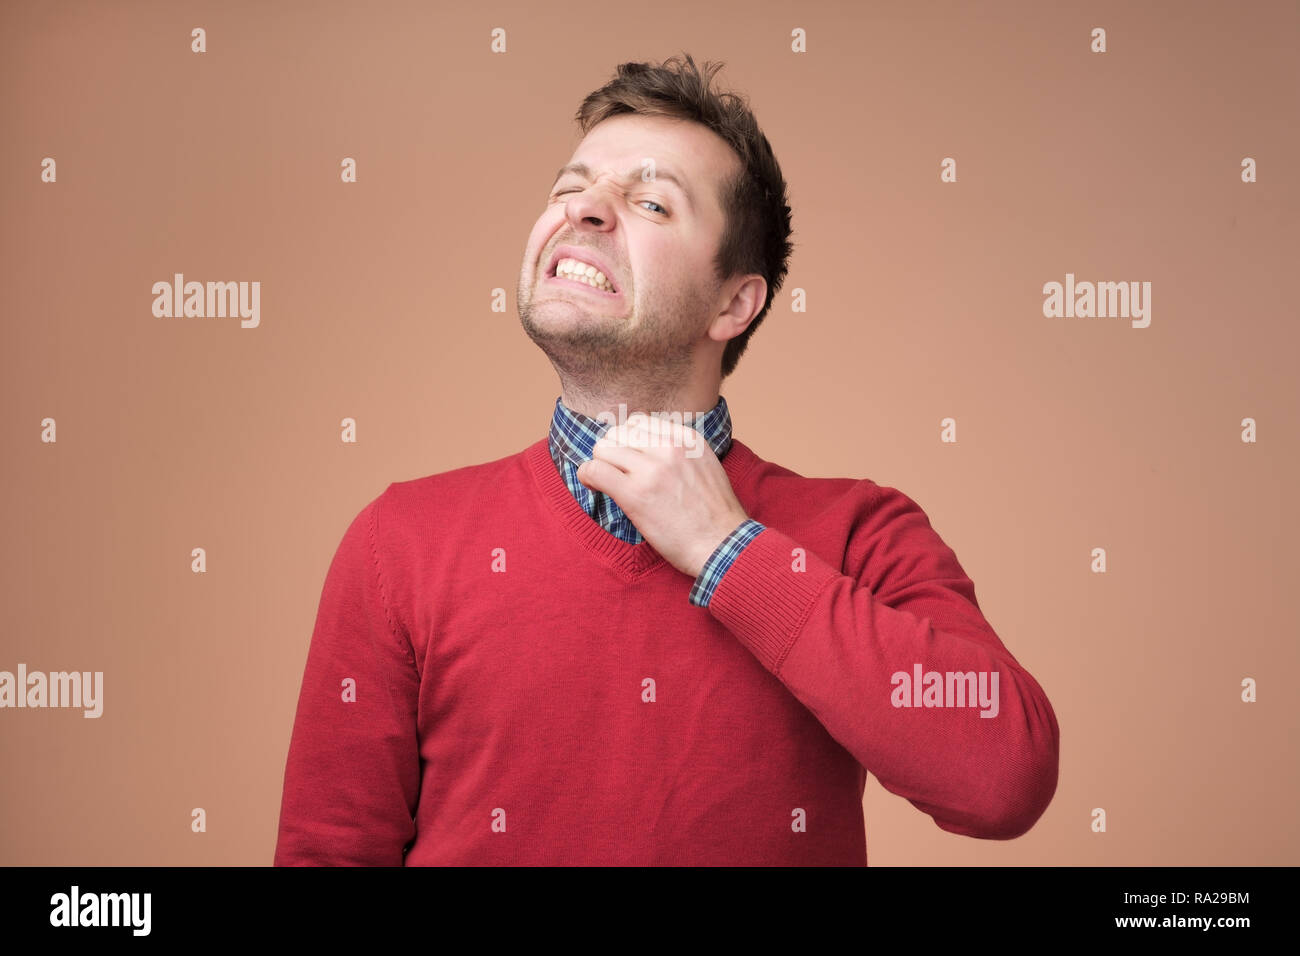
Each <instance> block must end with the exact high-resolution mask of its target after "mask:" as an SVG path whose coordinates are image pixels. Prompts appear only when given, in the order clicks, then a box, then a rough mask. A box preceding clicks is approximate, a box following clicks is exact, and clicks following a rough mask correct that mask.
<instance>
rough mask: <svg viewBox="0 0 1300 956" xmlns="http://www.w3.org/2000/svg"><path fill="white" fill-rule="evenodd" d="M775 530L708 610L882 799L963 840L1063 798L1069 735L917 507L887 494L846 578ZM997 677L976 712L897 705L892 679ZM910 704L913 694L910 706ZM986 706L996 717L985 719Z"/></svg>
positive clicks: (994, 831) (1019, 824)
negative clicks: (898, 801) (1062, 767)
mask: <svg viewBox="0 0 1300 956" xmlns="http://www.w3.org/2000/svg"><path fill="white" fill-rule="evenodd" d="M799 548H800V545H799V543H798V542H797V541H795V540H793V539H792V538H791V537H790V536H788V535H786V534H784V533H783V532H781V531H779V530H777V529H775V528H772V527H770V526H769V527H767V528H765V529H764V530H763V531H762V532H761V533H759V534H758V536H757V537H755V538H754V539H753V540H752V541H750V542H749V543H748V545H747V546H746V547H745V548H744V549H743V550H742V551H741V552H740V554H739V555H738V556H737V557H736V558H735V560H734V562H733V563H732V564H731V565H730V567H729V568H728V569H727V571H726V573H725V574H724V575H723V577H722V578H721V580H720V581H719V582H718V584H717V587H716V589H715V590H714V591H713V593H712V596H711V599H710V601H709V605H708V609H709V612H710V613H711V614H713V615H714V617H715V618H716V619H717V620H719V621H720V622H721V623H722V624H724V625H725V626H726V627H727V628H728V630H730V631H731V632H732V633H733V634H734V635H736V637H737V638H738V639H739V640H740V641H741V642H742V643H744V644H745V645H746V646H747V647H748V648H749V649H750V650H751V651H752V652H753V653H754V655H755V656H756V657H757V658H758V660H759V661H761V662H762V664H763V665H764V666H765V667H766V668H767V669H768V670H769V671H771V672H772V673H773V674H774V675H776V676H777V677H778V678H780V680H781V681H782V683H784V684H785V686H786V687H787V688H788V689H789V690H790V691H791V693H793V694H794V695H795V697H797V698H798V699H799V700H800V701H801V702H802V703H803V704H804V705H805V706H806V707H808V709H809V710H810V711H811V712H812V713H813V715H814V716H816V717H817V719H818V720H820V721H821V723H822V724H823V726H825V728H826V730H827V732H828V733H830V735H831V736H832V737H834V738H835V739H836V740H837V741H839V742H840V744H842V745H843V746H844V747H845V749H847V750H848V751H849V752H850V753H852V754H853V756H854V757H855V758H857V760H858V762H859V763H860V764H861V765H862V766H863V767H864V768H865V769H866V770H867V771H868V772H869V773H873V774H875V776H876V778H877V779H879V780H880V782H881V784H882V785H883V786H884V787H885V789H887V790H889V791H890V792H892V793H895V794H897V795H899V796H901V797H904V798H906V799H907V800H909V801H911V802H912V804H913V805H915V806H916V807H918V808H919V809H921V810H923V811H924V812H926V813H928V814H930V816H932V817H933V818H934V821H935V823H937V824H938V825H939V826H940V827H941V828H942V829H944V830H948V831H950V832H952V833H958V834H961V835H963V836H973V837H984V838H988V839H1010V838H1012V837H1016V836H1019V835H1021V834H1022V833H1024V832H1025V831H1027V830H1028V829H1029V828H1030V827H1031V826H1033V824H1034V823H1035V822H1036V821H1037V820H1038V818H1039V817H1040V816H1042V814H1043V812H1044V810H1046V808H1047V805H1048V803H1049V802H1050V801H1051V799H1052V795H1053V794H1054V793H1055V791H1056V782H1057V760H1058V750H1059V745H1060V734H1059V730H1058V727H1057V723H1056V715H1055V714H1054V713H1053V711H1052V707H1051V704H1050V703H1049V702H1048V700H1047V696H1046V695H1045V694H1044V693H1043V690H1042V688H1041V687H1039V685H1038V683H1037V682H1036V681H1035V680H1034V679H1033V678H1032V677H1031V676H1030V675H1029V674H1028V672H1026V671H1025V670H1024V669H1023V668H1021V667H1020V665H1019V664H1018V663H1017V662H1016V660H1015V658H1014V657H1012V655H1011V653H1010V652H1009V651H1008V650H1007V649H1006V648H1005V647H1004V646H1003V644H1002V642H1001V641H1000V640H999V639H998V636H997V635H996V634H995V633H994V631H993V629H992V627H990V626H989V624H988V622H987V621H986V620H985V619H984V615H983V614H982V613H981V612H980V610H979V607H978V605H977V604H976V601H975V590H974V585H973V584H972V583H971V580H970V579H969V578H968V577H967V576H966V574H965V572H964V571H963V570H962V568H961V566H960V565H959V564H958V563H957V558H956V555H955V554H954V553H953V552H952V550H951V549H950V548H948V546H947V545H945V544H944V543H943V541H942V539H941V538H940V537H939V535H938V534H937V533H936V532H935V531H934V530H933V528H932V527H931V526H930V523H929V520H928V519H927V518H926V516H925V514H924V513H923V512H922V510H921V509H920V507H919V506H918V505H917V504H916V503H915V502H914V501H912V500H911V499H910V498H908V497H907V496H906V495H904V494H902V493H901V492H899V491H897V490H896V489H893V488H881V489H879V490H878V491H877V497H876V499H875V500H874V501H872V502H871V503H869V505H868V506H867V509H866V510H865V512H864V518H863V520H862V521H861V523H860V524H859V526H858V527H857V528H855V531H854V534H853V537H852V540H851V544H850V554H849V556H848V563H847V565H846V566H847V567H848V568H849V569H850V570H851V571H853V572H854V576H849V575H846V574H842V573H841V572H840V570H839V569H838V568H835V567H833V566H831V565H830V564H828V563H827V562H826V561H824V560H822V559H821V558H820V557H819V556H818V555H816V554H814V553H812V552H811V551H805V553H804V556H803V563H804V565H805V569H804V570H802V571H798V570H794V567H796V566H798V563H799V553H798V552H797V551H796V549H799ZM916 664H920V665H921V670H922V672H930V671H937V672H939V673H941V674H943V675H945V685H944V687H941V688H940V690H939V693H940V698H939V699H940V700H943V699H944V698H943V696H942V695H943V692H944V689H945V688H946V685H947V681H946V675H947V672H957V673H967V672H975V674H976V677H977V679H978V676H979V674H980V672H984V674H985V675H986V677H985V680H986V684H985V687H986V688H988V687H990V686H991V676H990V675H991V674H992V673H996V674H997V675H998V695H997V697H998V709H997V714H996V716H992V717H981V716H980V711H981V709H982V708H981V707H980V706H978V705H977V706H973V707H972V706H966V707H925V706H921V707H916V706H912V707H896V706H895V705H894V704H895V702H896V701H899V700H900V699H901V693H902V684H901V682H899V683H895V682H894V681H893V680H892V678H893V675H895V674H896V673H900V672H901V673H905V674H907V675H908V678H909V680H910V679H911V678H912V677H913V675H914V673H915V671H914V665H916ZM908 699H909V700H911V699H912V698H911V697H910V695H909V697H908ZM989 709H991V708H989Z"/></svg>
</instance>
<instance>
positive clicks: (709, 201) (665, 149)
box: [518, 114, 740, 385]
mask: <svg viewBox="0 0 1300 956" xmlns="http://www.w3.org/2000/svg"><path fill="white" fill-rule="evenodd" d="M647 161H652V162H653V165H650V164H649V163H648V162H647ZM576 164H581V165H582V166H585V167H586V171H585V172H584V171H582V170H576V171H575V170H569V169H568V168H567V167H568V166H572V165H576ZM739 166H740V159H739V157H737V156H736V154H735V153H734V152H733V151H732V150H731V148H730V147H729V146H728V145H727V144H726V142H724V141H723V140H722V139H721V137H719V136H718V135H717V134H716V133H714V132H713V131H712V130H710V129H708V128H707V127H704V126H701V125H700V124H698V123H693V122H689V121H684V120H678V119H670V118H668V117H660V116H637V115H634V114H622V115H618V116H613V117H611V118H609V119H607V120H604V121H603V122H601V123H598V124H597V125H596V126H594V127H593V128H592V129H591V130H590V132H588V133H587V135H586V136H585V137H584V138H583V140H582V142H581V143H579V144H578V148H577V150H576V151H575V152H574V154H573V157H572V158H571V159H570V160H569V163H568V164H566V171H562V172H561V173H560V176H559V178H558V179H557V180H556V181H555V184H554V186H553V187H552V188H551V191H550V195H549V197H548V198H547V201H546V208H545V209H544V210H543V212H542V214H541V216H540V217H539V218H538V220H537V223H536V224H535V225H534V226H533V230H532V232H531V233H530V234H529V237H528V244H527V246H526V247H525V249H524V260H523V267H522V269H521V270H520V276H519V290H518V302H519V316H520V319H521V321H522V322H523V326H524V329H525V331H527V333H528V335H529V337H530V338H532V340H533V341H534V342H536V343H537V344H538V345H539V346H540V347H541V348H542V349H543V350H544V351H545V352H546V353H547V355H548V356H550V358H551V360H552V362H554V363H555V364H556V366H557V367H558V368H560V369H561V370H562V371H568V372H569V373H571V374H576V375H580V376H582V377H583V378H584V379H585V380H586V381H587V382H588V383H589V384H593V385H597V384H602V383H614V382H623V383H624V384H626V378H627V376H628V375H633V376H634V375H635V374H636V370H637V369H640V370H642V371H644V372H646V373H647V374H648V375H662V373H663V372H664V371H665V370H670V371H671V370H681V369H684V368H685V367H686V366H687V365H688V364H689V361H690V358H691V356H692V354H693V352H694V350H695V349H696V348H697V347H698V346H701V345H702V344H703V343H704V341H705V339H704V332H705V330H706V329H707V327H708V325H709V321H710V320H711V319H712V318H713V313H714V312H715V311H716V310H717V309H718V308H719V307H720V306H721V305H722V303H721V302H720V301H719V294H720V291H721V281H720V280H719V279H718V277H717V276H716V275H715V273H714V265H713V264H714V258H715V256H716V255H717V251H718V246H719V243H720V242H721V239H722V231H723V226H724V215H723V210H722V206H721V202H720V200H719V187H720V184H721V183H722V182H723V181H724V180H725V179H726V178H727V177H729V176H730V175H732V174H733V173H735V172H736V171H737V170H738V168H739ZM646 170H649V171H648V172H647V171H646ZM674 179H675V180H676V182H674ZM568 258H577V259H586V260H587V261H589V262H590V263H591V264H592V265H594V266H596V267H598V268H599V269H600V271H601V272H603V274H604V276H605V277H606V278H608V279H609V280H610V282H611V283H612V284H613V286H614V290H613V291H612V292H610V291H602V290H600V289H597V288H594V287H592V286H591V285H589V284H587V283H585V282H581V281H577V280H575V279H574V278H566V277H565V276H564V274H563V272H562V273H561V275H559V276H557V275H556V266H557V263H559V262H562V261H563V260H565V259H568Z"/></svg>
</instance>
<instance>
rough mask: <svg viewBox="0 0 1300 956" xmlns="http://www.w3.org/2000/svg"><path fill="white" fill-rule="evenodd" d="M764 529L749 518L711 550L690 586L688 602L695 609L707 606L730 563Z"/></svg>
mask: <svg viewBox="0 0 1300 956" xmlns="http://www.w3.org/2000/svg"><path fill="white" fill-rule="evenodd" d="M764 527H765V525H762V524H760V523H759V522H757V521H755V520H754V519H753V518H749V519H747V520H745V521H744V522H742V523H741V524H740V525H739V526H738V527H737V528H736V530H735V531H733V532H731V534H729V535H727V536H726V538H724V539H723V541H722V543H721V544H720V545H718V546H717V547H716V548H714V549H713V553H712V554H711V555H709V559H708V560H707V561H705V562H704V567H702V568H700V573H699V574H698V575H697V576H696V578H695V583H694V584H692V585H691V596H690V601H691V603H692V604H694V605H696V606H697V607H708V606H709V600H710V598H712V597H713V590H714V588H716V587H717V586H718V582H719V581H721V580H722V576H723V575H724V574H726V573H727V569H728V568H729V567H731V564H732V562H733V561H735V560H736V558H737V557H739V556H740V552H742V551H744V550H745V546H746V545H747V544H749V542H751V541H753V540H754V539H755V538H756V537H758V533H759V532H760V531H762V530H763V529H764Z"/></svg>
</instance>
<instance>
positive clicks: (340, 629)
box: [275, 495, 420, 866]
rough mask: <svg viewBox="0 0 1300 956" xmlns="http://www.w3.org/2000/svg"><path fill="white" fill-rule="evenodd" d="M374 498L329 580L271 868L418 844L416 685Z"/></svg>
mask: <svg viewBox="0 0 1300 956" xmlns="http://www.w3.org/2000/svg"><path fill="white" fill-rule="evenodd" d="M382 497H383V496H382V495H381V496H380V497H379V498H377V499H375V500H374V501H372V502H371V503H370V504H369V505H367V506H366V507H365V509H363V510H362V511H361V513H360V514H358V515H357V517H356V518H355V519H353V521H352V524H351V525H350V526H349V528H348V530H347V532H346V533H345V534H344V536H343V540H342V542H341V543H340V544H339V547H338V550H337V552H336V553H335V555H334V559H333V561H332V563H331V564H330V568H329V572H328V574H327V575H326V577H325V586H324V589H323V591H322V593H321V599H320V608H319V610H318V612H317V615H316V627H315V630H314V631H313V633H312V638H311V646H310V648H309V649H308V652H307V665H306V669H305V671H304V674H303V679H302V690H301V693H300V695H299V698H298V710H297V714H296V716H295V718H294V724H293V736H292V738H291V740H290V743H289V755H288V760H287V762H286V765H285V772H284V795H283V800H282V803H281V807H280V826H279V838H278V840H277V843H276V847H275V865H276V866H346V865H357V866H401V865H402V857H403V848H404V847H405V846H406V845H407V844H408V843H409V842H410V841H411V840H412V838H413V837H414V836H415V822H414V815H415V807H416V801H417V799H418V796H419V785H420V754H419V747H418V741H417V733H416V706H417V695H418V692H419V686H420V679H419V674H418V672H417V670H416V666H415V658H414V655H413V654H412V653H411V647H410V641H409V640H408V639H407V638H406V636H405V635H404V634H403V633H402V631H401V628H400V626H399V625H398V624H397V623H396V622H395V620H394V619H393V616H392V614H391V613H390V609H389V605H388V601H387V596H386V594H385V590H384V579H383V574H382V569H381V566H380V561H379V554H378V549H377V546H376V542H377V537H378V522H379V518H380V508H379V503H380V501H381V500H382ZM349 682H351V683H349Z"/></svg>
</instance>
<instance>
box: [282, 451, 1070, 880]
mask: <svg viewBox="0 0 1300 956" xmlns="http://www.w3.org/2000/svg"><path fill="white" fill-rule="evenodd" d="M723 467H724V468H725V469H726V472H727V475H728V477H729V478H730V480H731V485H732V487H733V489H734V490H735V492H736V496H737V498H738V499H739V500H740V502H741V504H742V505H743V506H744V508H745V510H746V511H747V512H748V513H749V515H750V516H751V517H753V518H755V519H756V520H758V521H761V522H762V523H763V524H765V525H766V526H767V527H766V529H765V530H764V531H762V532H761V533H760V534H759V535H758V537H756V538H755V539H754V540H753V541H751V542H750V544H749V545H748V546H747V547H746V548H745V550H744V551H743V552H742V553H741V554H740V556H739V557H738V558H737V559H736V561H735V563H734V564H732V566H731V567H730V569H729V570H728V571H727V573H726V574H725V576H724V577H723V578H722V580H721V582H720V583H719V585H718V587H717V590H716V591H715V592H714V594H713V598H712V601H711V603H710V605H709V607H708V608H702V607H697V606H695V605H693V604H691V603H690V602H689V601H688V599H687V598H688V594H689V592H690V588H691V584H692V580H691V578H690V577H688V576H687V575H685V574H682V573H681V572H679V571H677V570H676V569H675V568H673V567H672V566H671V565H670V564H668V563H667V562H666V561H664V560H663V558H662V557H660V556H659V555H658V553H656V552H655V551H654V549H653V548H652V547H651V546H650V545H649V543H648V542H642V543H641V544H637V545H632V544H629V543H627V542H625V541H622V540H620V539H618V538H616V537H614V536H613V535H611V534H610V533H609V532H607V531H605V530H604V529H603V528H602V527H600V526H599V525H598V524H597V523H596V522H595V521H594V520H593V519H592V518H591V517H590V516H589V515H587V514H586V513H585V512H584V511H583V510H582V508H581V506H580V505H579V504H578V502H577V501H576V500H575V499H574V498H573V496H572V494H570V492H569V490H568V489H567V488H566V487H565V485H564V480H563V478H562V477H561V476H560V474H559V472H558V471H557V470H556V467H555V464H554V462H553V461H552V460H551V458H550V455H549V453H548V450H547V443H546V440H545V439H542V440H540V441H538V442H536V443H535V444H533V445H531V446H529V447H528V448H526V449H524V450H523V451H521V452H519V453H517V454H514V455H511V456H509V457H506V458H502V459H499V460H497V461H492V462H487V463H485V464H481V465H473V466H469V467H465V468H459V469H456V470H454V471H448V472H444V473H441V474H437V475H431V476H428V477H425V478H420V479H417V480H412V481H403V482H395V483H393V484H391V485H389V487H388V488H387V489H386V490H385V491H384V492H383V494H381V495H379V497H378V498H376V499H374V500H373V501H371V502H370V503H369V504H368V505H367V506H366V507H365V508H364V509H362V511H361V512H360V513H359V514H358V515H357V517H356V518H355V519H354V520H353V521H352V523H351V525H350V527H349V528H348V530H347V532H346V534H345V535H344V536H343V540H342V543H341V544H340V545H339V548H338V551H337V553H336V554H335V556H334V559H333V562H332V563H331V565H330V568H329V572H328V574H327V576H326V579H325V586H324V590H323V593H322V595H321V600H320V607H319V612H318V615H317V618H316V627H315V630H314V632H313V634H312V638H311V645H310V648H309V651H308V654H307V664H306V670H305V674H304V676H303V681H302V691H301V696H300V698H299V701H298V709H297V715H296V718H295V721H294V726H293V735H292V738H291V741H290V745H289V754H288V760H287V764H286V769H285V777H284V795H283V803H282V806H281V812H280V824H279V839H278V842H277V845H276V850H275V864H276V865H302V864H324V865H339V864H372V865H376V864H377V865H390V866H401V865H422V864H423V865H429V864H435V865H478V864H523V865H531V864H550V865H565V864H593V865H599V864H669V865H690V864H716V865H763V864H777V865H802V864H850V865H864V864H865V863H866V836H865V832H864V828H863V815H862V794H863V788H864V785H865V781H866V774H867V772H871V773H874V774H875V775H876V778H877V779H878V780H879V781H880V783H881V785H882V786H884V787H885V789H887V790H889V791H891V792H892V793H895V794H898V795H899V796H901V797H905V798H906V799H907V800H909V801H911V802H912V803H913V804H914V805H915V806H916V807H918V808H919V809H921V810H923V811H924V812H926V813H928V814H930V816H932V817H933V818H934V821H935V823H936V824H938V825H939V826H940V827H942V828H943V829H945V830H949V831H951V832H953V833H959V834H964V835H967V836H974V837H986V838H993V839H1008V838H1011V837H1015V836H1018V835H1020V834H1022V833H1024V832H1025V831H1026V830H1028V829H1029V828H1030V827H1031V826H1032V825H1033V824H1034V822H1035V821H1036V820H1037V819H1038V818H1039V816H1041V815H1042V813H1043V811H1044V810H1045V809H1046V807H1047V804H1048V802H1049V801H1050V800H1051V798H1052V795H1053V793H1054V792H1055V790H1056V779H1057V751H1058V744H1059V732H1058V729H1057V723H1056V717H1055V715H1054V713H1053V712H1052V708H1051V705H1050V704H1049V703H1048V700H1047V697H1046V695H1045V694H1044V693H1043V691H1042V689H1041V688H1040V687H1039V685H1038V684H1037V682H1035V680H1034V679H1033V678H1032V677H1031V676H1030V675H1029V673H1028V672H1027V671H1025V670H1024V669H1023V668H1022V667H1021V666H1020V665H1019V664H1018V663H1017V662H1016V660H1015V658H1014V657H1012V656H1011V654H1010V652H1009V651H1007V649H1006V648H1005V647H1004V646H1003V645H1002V642H1001V641H1000V640H999V639H998V637H997V635H996V634H995V633H994V632H993V629H992V628H991V627H990V626H989V624H988V622H987V621H985V619H984V616H983V614H981V612H980V610H979V607H978V605H977V604H976V601H975V590H974V586H973V585H972V583H971V581H970V579H969V578H968V577H967V576H966V574H965V572H964V571H963V570H962V568H961V566H960V565H959V564H958V563H957V558H956V556H955V555H954V554H953V552H952V550H951V549H949V548H948V547H947V545H945V544H944V543H943V541H942V540H941V539H940V537H939V535H938V534H937V533H936V532H935V531H934V530H933V529H932V528H931V527H930V523H929V520H928V519H927V518H926V516H925V514H924V512H922V511H921V509H920V507H919V506H918V505H917V504H916V503H915V502H913V501H912V500H911V499H910V498H908V497H907V496H906V495H904V494H902V493H901V492H899V491H897V490H895V489H893V488H889V487H884V486H880V485H877V484H875V483H874V482H872V481H869V480H857V479H849V478H804V477H801V476H799V475H797V474H795V473H794V472H792V471H789V470H787V469H785V468H782V467H780V466H778V465H775V464H772V463H770V462H767V461H764V460H763V459H761V458H759V457H758V456H757V455H755V454H754V452H753V451H752V450H750V449H749V448H748V447H746V446H745V445H744V444H742V443H741V442H739V441H735V442H734V444H733V445H732V448H731V450H730V452H729V453H728V454H727V455H726V456H725V458H724V459H723ZM931 671H934V672H938V679H939V680H940V681H943V680H944V679H945V678H944V676H943V675H944V674H946V673H947V672H956V673H959V674H961V673H967V672H974V673H973V674H970V675H969V676H968V678H967V680H968V681H969V682H970V683H968V684H962V682H961V681H960V680H956V681H953V680H951V679H949V680H948V682H947V691H945V687H944V685H940V686H939V687H938V688H936V687H935V685H934V681H933V680H932V679H931V678H929V677H928V676H927V677H925V678H923V679H922V681H921V683H923V684H925V688H924V697H923V688H922V687H921V686H917V687H914V688H913V687H910V686H908V685H906V684H905V683H904V682H903V681H901V679H900V677H899V675H906V676H907V677H908V678H909V679H911V678H913V677H914V676H920V675H921V674H923V673H924V674H927V675H928V672H931ZM991 674H996V675H997V676H998V680H997V683H996V684H995V683H994V682H993V680H992V678H991V677H990V676H989V675H991ZM976 675H982V676H980V677H979V680H980V681H982V684H981V686H983V687H986V688H987V687H994V688H996V689H997V694H996V695H995V696H996V698H997V705H996V714H995V715H994V714H992V713H991V711H992V710H993V708H991V707H983V708H981V706H980V705H978V704H975V701H974V700H968V701H967V702H966V704H967V705H966V706H962V705H961V701H960V699H959V698H956V697H954V696H952V694H951V692H952V690H953V688H954V687H956V688H957V689H965V688H966V687H970V688H971V691H972V693H971V698H974V697H975V696H976V694H975V693H974V686H975V683H974V682H975V680H976ZM986 678H987V679H986ZM945 693H948V694H949V696H947V697H945ZM936 702H937V703H947V704H949V705H950V706H934V704H935V703H936ZM971 704H975V706H970V705H971ZM981 712H983V713H985V714H986V715H987V716H981Z"/></svg>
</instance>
